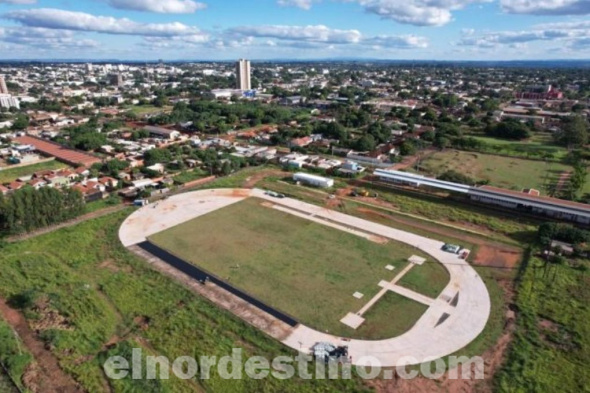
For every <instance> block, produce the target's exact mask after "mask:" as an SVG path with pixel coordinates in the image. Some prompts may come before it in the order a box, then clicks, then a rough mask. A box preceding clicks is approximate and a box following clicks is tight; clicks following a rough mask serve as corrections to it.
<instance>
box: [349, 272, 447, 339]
mask: <svg viewBox="0 0 590 393" xmlns="http://www.w3.org/2000/svg"><path fill="white" fill-rule="evenodd" d="M441 267H442V266H441ZM413 269H415V268H412V270H413ZM427 309H428V306H426V305H424V304H421V303H418V302H416V301H414V300H412V299H408V298H406V297H404V296H401V295H398V294H397V293H395V292H387V293H386V294H385V295H384V296H383V297H382V298H381V299H379V301H378V302H377V303H376V304H375V305H374V306H373V307H371V309H370V310H369V311H367V313H366V314H365V315H364V318H365V319H366V321H365V323H363V324H362V325H361V326H360V327H359V328H358V329H357V335H359V336H360V337H365V338H371V337H374V336H379V335H380V332H382V331H383V330H384V329H386V330H387V331H388V332H391V333H393V334H392V335H390V336H389V337H394V336H399V335H401V334H403V333H405V332H407V331H408V330H410V329H411V328H412V326H414V324H415V323H416V322H417V321H418V319H420V317H421V316H422V314H424V313H425V312H426V310H427Z"/></svg>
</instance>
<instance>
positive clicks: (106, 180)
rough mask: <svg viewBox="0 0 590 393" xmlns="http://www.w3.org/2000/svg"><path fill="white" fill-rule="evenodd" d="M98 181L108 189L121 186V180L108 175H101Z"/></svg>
mask: <svg viewBox="0 0 590 393" xmlns="http://www.w3.org/2000/svg"><path fill="white" fill-rule="evenodd" d="M98 182H99V183H100V184H102V185H103V186H105V187H106V188H107V189H108V190H114V189H116V188H117V187H118V186H119V180H117V179H113V178H112V177H108V176H104V177H101V178H100V179H98Z"/></svg>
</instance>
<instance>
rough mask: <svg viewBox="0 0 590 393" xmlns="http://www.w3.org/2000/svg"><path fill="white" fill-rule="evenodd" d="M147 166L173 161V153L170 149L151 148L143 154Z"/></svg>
mask: <svg viewBox="0 0 590 393" xmlns="http://www.w3.org/2000/svg"><path fill="white" fill-rule="evenodd" d="M143 161H144V163H145V165H146V166H151V165H154V164H158V163H166V162H170V161H172V153H170V151H169V150H168V149H151V150H148V151H146V152H145V153H144V154H143Z"/></svg>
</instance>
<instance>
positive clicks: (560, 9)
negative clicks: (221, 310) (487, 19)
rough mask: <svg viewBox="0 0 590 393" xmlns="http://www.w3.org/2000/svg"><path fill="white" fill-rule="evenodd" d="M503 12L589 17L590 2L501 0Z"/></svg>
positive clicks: (579, 0)
mask: <svg viewBox="0 0 590 393" xmlns="http://www.w3.org/2000/svg"><path fill="white" fill-rule="evenodd" d="M500 6H501V7H502V10H504V11H505V12H509V13H514V14H533V15H587V14H590V1H588V0H500Z"/></svg>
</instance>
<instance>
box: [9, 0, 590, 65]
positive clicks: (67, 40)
mask: <svg viewBox="0 0 590 393" xmlns="http://www.w3.org/2000/svg"><path fill="white" fill-rule="evenodd" d="M238 58H248V59H253V60H263V59H338V58H371V59H395V60H398V59H406V60H545V59H547V60H549V59H590V0H0V59H120V60H158V59H164V60H234V59H238Z"/></svg>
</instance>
